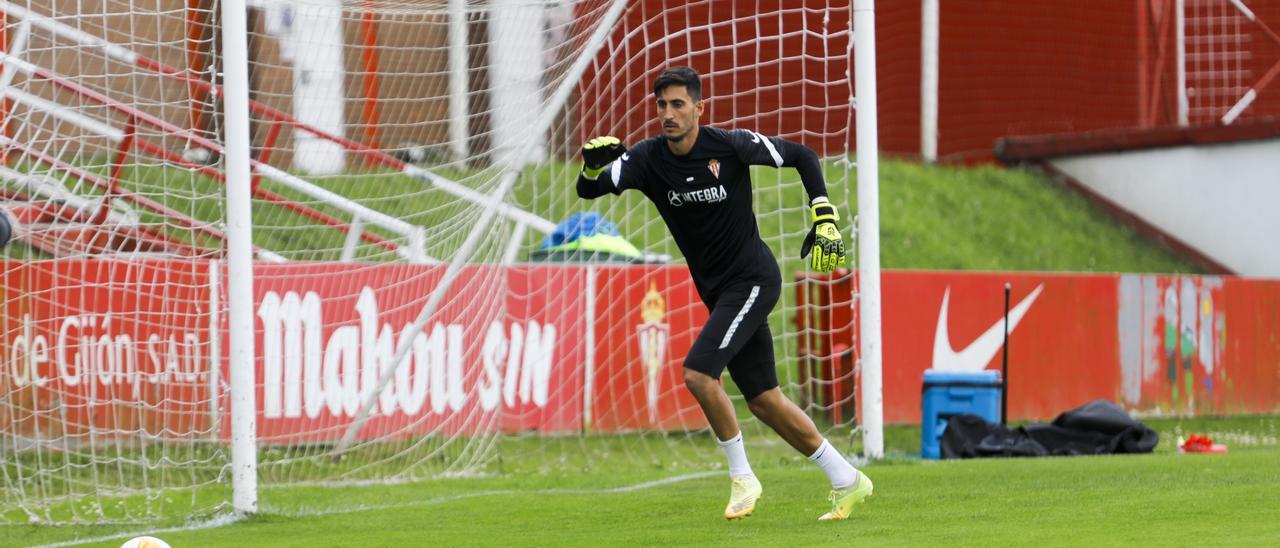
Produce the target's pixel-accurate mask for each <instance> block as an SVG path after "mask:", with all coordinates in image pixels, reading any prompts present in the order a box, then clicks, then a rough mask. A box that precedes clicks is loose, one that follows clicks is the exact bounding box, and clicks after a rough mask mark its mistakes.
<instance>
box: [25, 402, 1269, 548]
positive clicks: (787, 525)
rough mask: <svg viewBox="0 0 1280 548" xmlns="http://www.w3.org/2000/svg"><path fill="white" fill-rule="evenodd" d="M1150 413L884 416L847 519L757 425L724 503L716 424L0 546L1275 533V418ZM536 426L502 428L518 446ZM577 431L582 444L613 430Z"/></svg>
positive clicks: (1234, 541) (1225, 539)
mask: <svg viewBox="0 0 1280 548" xmlns="http://www.w3.org/2000/svg"><path fill="white" fill-rule="evenodd" d="M1148 424H1150V425H1152V426H1153V427H1155V428H1156V429H1157V430H1159V431H1160V433H1161V444H1160V447H1159V448H1158V450H1157V451H1156V453H1154V454H1151V455H1136V456H1134V455H1124V456H1104V457H1074V458H1041V459H987V460H972V461H941V462H933V461H921V460H919V459H915V458H911V457H910V456H909V453H910V452H911V451H914V450H915V447H918V441H914V442H913V437H914V436H916V435H918V434H917V433H918V430H916V429H913V428H907V427H896V428H890V429H889V430H888V431H887V432H886V437H887V442H888V445H889V449H890V458H888V459H886V460H884V461H881V462H876V463H872V464H870V465H868V466H866V467H864V470H865V471H866V472H867V473H868V475H870V476H871V478H872V479H874V480H875V483H876V495H875V496H874V497H872V498H871V500H870V501H869V502H868V503H867V504H866V505H865V506H862V507H859V508H857V510H856V512H855V515H854V516H853V518H851V519H850V520H849V521H846V522H842V523H819V522H817V521H816V519H817V517H818V516H819V515H820V514H822V513H823V512H824V511H826V509H827V502H826V500H825V494H826V491H827V484H826V480H825V478H824V477H823V476H822V474H821V472H820V471H818V469H817V468H816V467H814V466H813V465H812V464H810V463H809V462H808V461H806V460H805V459H803V458H802V457H800V456H799V455H796V454H795V453H794V452H792V451H790V450H789V449H788V448H786V447H783V446H782V445H781V442H779V441H777V438H776V436H772V435H771V434H766V433H763V432H759V431H758V430H757V429H756V427H755V426H752V427H751V428H749V429H748V430H747V432H748V436H747V442H748V452H749V454H750V455H751V457H752V461H753V465H754V467H755V471H756V473H757V474H758V475H759V477H760V479H761V481H762V482H763V484H764V489H765V491H764V495H763V498H762V499H761V502H760V504H759V505H758V506H757V508H756V513H755V515H753V516H751V517H749V518H747V519H745V520H741V521H737V522H726V521H725V520H724V519H723V518H722V517H721V515H720V513H721V511H722V509H723V506H724V503H725V500H727V496H728V481H727V478H726V472H725V471H724V470H723V469H722V468H721V469H712V468H718V467H720V464H721V462H722V459H721V457H720V456H719V453H718V451H716V450H715V449H714V444H712V443H711V441H710V438H709V437H708V438H707V439H706V440H704V441H705V443H696V441H697V440H696V439H695V440H690V441H694V442H695V443H687V444H685V445H686V447H687V450H688V451H687V453H686V455H685V456H686V457H687V458H685V459H682V460H681V461H680V462H656V463H652V462H651V463H640V462H638V460H642V459H633V458H632V459H628V458H625V456H622V457H620V458H618V459H615V460H603V461H602V460H597V461H592V462H588V461H589V459H584V463H585V464H582V465H581V466H577V467H575V469H570V467H564V466H559V465H556V466H552V467H550V468H547V469H544V470H542V471H538V466H537V464H536V463H532V462H529V463H526V464H524V465H522V466H518V467H507V469H505V470H503V471H501V472H499V471H494V472H491V473H488V474H485V475H483V476H481V477H472V478H453V479H444V480H436V481H429V482H422V483H415V484H405V485H378V486H366V487H342V488H326V487H322V486H317V487H289V488H272V487H267V488H265V489H264V490H263V494H262V512H261V513H260V514H259V515H256V516H253V517H250V518H246V519H242V520H240V521H236V522H234V523H229V524H223V525H220V526H213V527H207V528H202V529H186V530H163V529H162V530H159V531H157V530H155V529H142V528H138V527H137V526H133V527H129V526H84V527H31V526H13V527H5V528H3V529H0V544H4V545H6V546H7V545H33V544H41V543H55V542H68V541H74V540H76V539H82V540H91V542H88V543H86V545H90V546H118V545H119V544H120V543H121V542H123V541H124V540H125V539H126V538H128V537H129V536H134V535H138V534H144V533H151V534H154V535H156V536H159V537H161V538H163V539H165V540H167V541H168V542H169V543H170V544H172V545H173V546H178V547H181V546H245V545H250V546H471V545H476V546H494V545H518V546H562V545H569V546H580V545H591V546H599V545H603V546H617V545H646V546H648V545H743V544H744V543H745V544H747V545H763V546H771V545H788V546H812V545H831V544H851V543H858V544H866V543H869V544H881V545H884V544H887V545H923V544H929V545H936V544H947V545H983V546H991V545H1015V544H1016V545H1029V544H1035V545H1046V544H1047V545H1129V544H1140V545H1184V544H1195V545H1205V544H1207V545H1241V546H1267V545H1270V546H1274V545H1277V544H1278V543H1280V505H1277V504H1276V498H1275V493H1276V492H1277V491H1280V466H1277V463H1280V444H1278V443H1277V427H1278V426H1280V418H1277V417H1250V418H1235V419H1182V420H1177V419H1168V420H1157V421H1148ZM1186 432H1197V433H1208V434H1209V435H1211V436H1213V437H1214V438H1215V439H1217V440H1218V441H1221V442H1225V443H1227V444H1228V445H1229V446H1230V448H1231V450H1230V452H1229V453H1228V454H1225V455H1179V454H1177V453H1176V452H1174V451H1173V442H1172V440H1173V439H1174V438H1175V437H1176V436H1177V435H1178V434H1180V433H1186ZM533 441H534V440H529V439H525V440H510V441H504V443H510V444H512V445H511V446H509V447H507V448H506V450H509V451H516V450H519V449H520V444H529V443H532V442H533ZM614 441H616V440H614ZM833 441H837V440H835V439H834V438H833ZM840 442H841V443H840V445H846V443H844V442H843V440H840ZM574 443H576V444H579V445H580V446H581V447H582V448H583V450H584V451H588V452H590V451H592V450H594V449H598V448H599V445H597V444H604V445H608V441H607V440H592V439H590V438H584V439H582V440H580V441H577V442H574ZM630 443H632V444H633V445H630V446H629V447H631V449H632V450H640V449H641V448H642V447H641V446H642V445H643V444H663V443H665V442H664V441H663V440H661V439H659V438H658V437H656V436H652V435H650V436H645V437H643V438H638V439H635V440H631V441H630ZM854 449H856V448H854ZM552 453H553V452H546V454H547V455H550V454H552ZM534 454H535V455H536V454H540V453H538V452H534ZM548 458H549V457H548ZM529 460H539V459H537V458H534V459H529ZM543 464H547V463H545V462H544V463H543ZM546 470H550V471H546ZM187 527H191V526H190V525H188V526H187ZM122 535H123V536H122ZM93 539H97V540H93Z"/></svg>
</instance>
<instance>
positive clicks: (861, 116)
mask: <svg viewBox="0 0 1280 548" xmlns="http://www.w3.org/2000/svg"><path fill="white" fill-rule="evenodd" d="M875 10H876V7H875V0H854V4H853V21H854V26H853V39H854V45H853V53H854V59H853V63H854V71H855V73H854V75H855V79H856V86H855V89H854V93H855V94H856V95H857V103H856V105H857V115H858V120H857V127H856V130H855V131H856V133H857V138H858V295H859V303H858V304H859V306H860V307H861V308H860V309H861V311H862V312H861V318H860V320H861V323H860V325H861V333H859V335H860V337H861V339H862V340H861V346H862V359H861V361H862V364H861V370H862V452H863V456H865V457H866V458H868V459H878V458H882V457H884V394H883V393H882V391H881V379H880V348H881V345H880V166H879V152H880V143H879V137H878V135H877V133H876V129H877V124H878V123H879V122H878V120H877V119H876V109H877V107H876V15H875Z"/></svg>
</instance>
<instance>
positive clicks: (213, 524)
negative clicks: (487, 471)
mask: <svg viewBox="0 0 1280 548" xmlns="http://www.w3.org/2000/svg"><path fill="white" fill-rule="evenodd" d="M722 474H724V472H723V471H717V472H697V473H693V474H685V475H682V476H672V477H669V478H663V479H659V480H652V481H645V482H641V483H636V484H632V485H621V486H618V487H606V488H603V489H539V490H536V491H520V490H514V489H501V490H494V491H476V492H473V493H463V494H460V495H449V496H444V497H435V498H429V499H423V500H416V501H413V502H404V503H399V504H381V505H376V506H365V505H362V506H355V507H351V508H330V509H312V510H305V509H304V510H271V509H266V510H264V511H262V512H260V513H261V514H269V515H275V516H282V517H291V518H303V517H316V516H331V515H337V514H354V513H358V512H369V511H373V510H391V509H396V508H411V507H415V506H433V505H436V504H445V503H449V502H453V501H457V500H464V499H470V498H476V497H488V496H495V495H519V494H530V495H599V494H613V493H630V492H632V491H640V490H642V489H649V488H651V487H660V486H663V485H671V484H673V483H680V482H685V481H689V480H696V479H702V478H706V477H711V476H717V475H722ZM243 518H244V516H242V515H235V514H232V515H226V516H221V517H218V518H214V519H212V520H209V521H206V522H202V523H196V524H192V525H184V526H182V527H168V528H165V529H145V530H141V531H132V532H128V533H116V534H114V535H105V536H101V537H93V538H86V539H78V540H69V541H64V542H55V543H53V544H43V545H40V546H37V547H36V548H55V547H60V546H79V545H82V544H92V543H95V542H106V541H109V540H117V539H131V538H134V537H139V536H142V535H150V536H156V535H159V534H162V533H182V532H186V531H199V530H201V529H214V528H217V527H222V526H225V525H231V524H233V523H236V522H238V521H241V520H242V519H243Z"/></svg>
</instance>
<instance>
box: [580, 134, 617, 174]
mask: <svg viewBox="0 0 1280 548" xmlns="http://www.w3.org/2000/svg"><path fill="white" fill-rule="evenodd" d="M625 152H627V145H624V144H622V141H619V140H618V138H617V137H611V136H610V137H596V138H595V139H592V140H590V141H587V143H586V144H584V145H582V173H584V174H586V176H587V178H588V179H592V180H595V178H596V177H599V176H600V174H601V173H602V172H604V168H606V167H608V166H609V164H611V163H613V161H614V160H617V159H618V157H619V156H622V155H623V154H624V153H625Z"/></svg>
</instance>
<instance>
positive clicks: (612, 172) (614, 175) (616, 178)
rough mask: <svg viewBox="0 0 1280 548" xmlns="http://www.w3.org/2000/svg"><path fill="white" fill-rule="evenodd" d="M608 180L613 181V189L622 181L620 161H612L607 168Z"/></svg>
mask: <svg viewBox="0 0 1280 548" xmlns="http://www.w3.org/2000/svg"><path fill="white" fill-rule="evenodd" d="M623 156H626V155H625V154H624V155H623ZM609 178H610V179H612V180H613V188H618V185H619V184H621V182H620V181H622V159H617V160H614V161H613V164H611V165H610V166H609Z"/></svg>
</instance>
